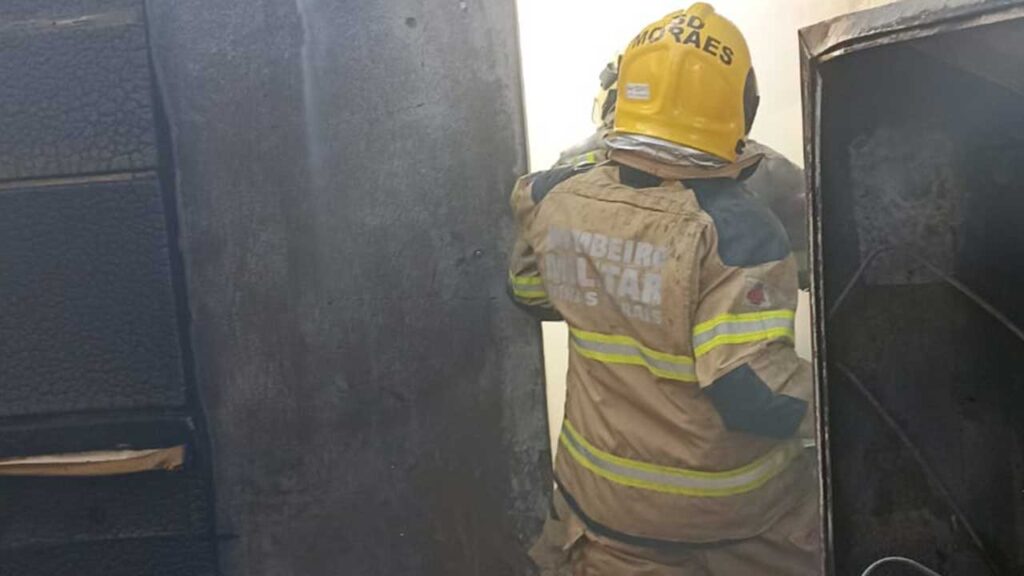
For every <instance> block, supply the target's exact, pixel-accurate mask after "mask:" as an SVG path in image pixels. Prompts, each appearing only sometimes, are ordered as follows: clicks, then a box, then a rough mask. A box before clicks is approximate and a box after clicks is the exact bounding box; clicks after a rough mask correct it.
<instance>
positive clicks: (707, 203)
mask: <svg viewBox="0 0 1024 576" xmlns="http://www.w3.org/2000/svg"><path fill="white" fill-rule="evenodd" d="M686 184H687V186H689V187H690V188H691V189H693V191H694V192H695V193H696V196H697V202H698V203H700V207H701V209H702V210H704V211H705V212H707V213H708V215H709V216H711V219H712V220H714V222H715V230H716V231H717V232H718V256H719V258H721V259H722V262H723V263H724V264H725V265H726V266H738V267H741V268H748V267H751V266H757V265H759V264H766V263H768V262H775V261H778V260H782V259H784V258H786V257H787V256H789V238H788V237H787V236H786V230H785V228H783V227H782V224H781V223H780V222H779V219H778V218H776V217H775V215H774V214H772V212H771V210H769V209H768V207H767V206H765V205H764V204H762V203H761V202H760V201H758V200H756V199H754V198H752V197H751V196H750V194H749V193H748V192H747V191H746V190H744V188H743V184H742V183H741V182H738V181H736V180H729V179H716V180H690V181H688V182H687V183H686Z"/></svg>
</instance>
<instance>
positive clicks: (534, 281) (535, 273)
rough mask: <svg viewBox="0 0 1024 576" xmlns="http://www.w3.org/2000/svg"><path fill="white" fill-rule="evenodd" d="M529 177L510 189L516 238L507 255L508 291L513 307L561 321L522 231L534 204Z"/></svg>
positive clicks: (536, 315) (531, 182)
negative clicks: (508, 255) (509, 253)
mask: <svg viewBox="0 0 1024 576" xmlns="http://www.w3.org/2000/svg"><path fill="white" fill-rule="evenodd" d="M533 180H534V176H533V175H528V176H524V177H522V178H521V179H520V180H519V182H518V183H516V187H515V189H514V190H513V191H512V200H511V202H512V211H513V213H514V214H515V217H516V228H517V237H516V240H515V244H514V245H513V247H512V253H511V255H510V257H509V265H508V294H509V296H510V297H511V298H512V301H513V302H515V303H516V305H517V306H519V307H520V308H522V309H523V310H525V311H526V312H528V313H530V314H531V315H532V316H534V317H535V318H537V319H539V320H552V321H554V320H561V319H562V318H561V316H560V315H559V314H558V312H557V311H556V310H555V308H554V306H552V304H551V300H550V299H548V294H547V290H546V289H545V288H544V280H543V278H541V275H540V268H539V266H538V263H537V254H536V252H534V250H533V247H532V246H531V245H530V243H529V241H528V240H527V238H526V234H525V230H526V226H528V225H529V222H530V220H531V217H532V212H533V208H534V204H535V203H534V201H533V198H532V193H531V188H532V185H533Z"/></svg>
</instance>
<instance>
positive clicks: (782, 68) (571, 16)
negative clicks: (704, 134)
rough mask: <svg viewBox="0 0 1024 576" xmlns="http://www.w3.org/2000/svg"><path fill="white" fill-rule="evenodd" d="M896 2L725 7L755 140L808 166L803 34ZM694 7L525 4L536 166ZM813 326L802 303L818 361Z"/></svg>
mask: <svg viewBox="0 0 1024 576" xmlns="http://www.w3.org/2000/svg"><path fill="white" fill-rule="evenodd" d="M890 1H892V0H718V1H716V2H712V4H713V5H714V6H715V8H716V10H717V11H718V12H719V13H721V14H723V15H725V16H726V17H727V18H729V19H730V20H732V21H733V22H735V23H736V25H737V26H739V27H740V29H741V30H743V33H744V35H745V36H746V38H747V43H748V44H749V45H750V50H751V52H752V54H753V59H754V67H755V69H756V70H757V79H758V83H759V86H760V88H761V108H760V111H759V112H758V117H757V121H756V122H755V124H754V130H753V133H752V134H751V136H752V137H753V138H754V139H756V140H759V141H760V142H763V143H765V144H767V145H769V146H771V147H772V148H774V149H776V150H778V151H779V152H782V153H783V154H785V155H786V156H788V157H789V158H790V159H791V160H793V161H794V162H796V163H797V164H800V165H803V131H802V128H801V101H800V98H801V96H800V56H799V50H798V43H797V30H798V29H799V28H801V27H803V26H807V25H810V24H813V23H815V22H819V21H821V20H825V19H828V18H831V17H833V16H838V15H840V14H845V13H848V12H852V11H855V10H860V9H864V8H869V7H871V6H878V5H882V4H888V3H889V2H890ZM687 6H689V3H687V2H669V1H666V0H645V1H643V2H625V1H623V0H518V9H519V30H520V43H521V49H522V64H523V78H524V91H525V100H526V118H527V130H528V133H529V146H530V163H531V166H532V169H534V170H538V169H542V168H545V167H547V166H550V165H551V164H552V163H553V162H555V160H557V158H558V154H559V152H560V151H561V150H562V149H563V148H565V147H567V146H569V145H570V144H573V143H574V142H576V141H577V140H579V139H582V138H584V137H586V136H588V135H589V134H590V133H591V132H592V131H593V129H594V126H593V125H592V124H591V121H590V113H591V105H592V102H593V99H594V95H595V93H596V92H597V88H598V81H597V75H598V73H599V72H600V71H601V69H602V68H603V67H604V65H605V64H606V63H607V62H608V61H609V60H610V59H611V58H613V57H614V56H615V55H616V54H617V53H618V51H619V50H620V49H621V48H622V47H624V46H625V45H626V43H628V42H629V40H630V39H632V38H633V36H635V35H636V34H637V33H638V32H640V30H641V29H643V27H644V26H646V25H647V24H649V23H651V22H653V21H654V20H656V19H658V18H660V17H662V16H664V15H665V14H668V13H669V12H672V11H674V10H679V9H683V8H686V7H687ZM809 323H810V318H809V316H808V313H807V302H806V298H804V299H803V300H802V303H801V310H800V316H799V318H798V324H799V325H798V328H797V350H798V351H799V352H800V354H801V355H803V356H805V357H810V336H809ZM544 343H545V345H544V355H545V363H546V372H547V387H548V416H549V423H550V426H551V438H552V450H554V448H555V445H556V442H555V441H556V439H557V438H558V430H559V428H560V427H561V419H562V411H563V408H564V405H565V373H566V368H567V362H568V348H567V333H566V329H565V326H564V324H556V323H548V324H545V326H544Z"/></svg>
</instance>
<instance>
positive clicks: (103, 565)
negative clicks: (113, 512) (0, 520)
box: [3, 538, 217, 576]
mask: <svg viewBox="0 0 1024 576" xmlns="http://www.w3.org/2000/svg"><path fill="white" fill-rule="evenodd" d="M3 569H4V571H3V574H4V576H67V575H68V574H89V575H92V574H97V575H100V574H101V575H102V576H139V575H141V574H144V575H145V576H214V575H215V574H217V562H216V551H215V549H214V543H213V542H212V541H210V540H208V539H194V538H148V539H128V540H111V541H106V542H94V543H85V544H70V545H64V546H60V547H57V548H54V547H45V546H44V547H38V548H27V549H25V550H17V551H10V552H4V553H3Z"/></svg>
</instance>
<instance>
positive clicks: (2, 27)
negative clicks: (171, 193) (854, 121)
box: [0, 0, 157, 180]
mask: <svg viewBox="0 0 1024 576" xmlns="http://www.w3.org/2000/svg"><path fill="white" fill-rule="evenodd" d="M147 54H148V53H147V50H146V30H145V23H144V19H143V10H142V3H141V2H140V1H139V0H4V1H3V2H0V78H4V81H3V82H0V118H2V127H3V129H2V130H0V180H14V179H23V178H33V177H40V176H55V175H66V174H88V173H97V172H122V171H127V170H140V169H145V168H152V167H154V166H155V165H156V161H157V146H156V130H155V127H154V125H153V106H152V102H153V99H152V95H151V91H150V74H149V61H148V55H147Z"/></svg>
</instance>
